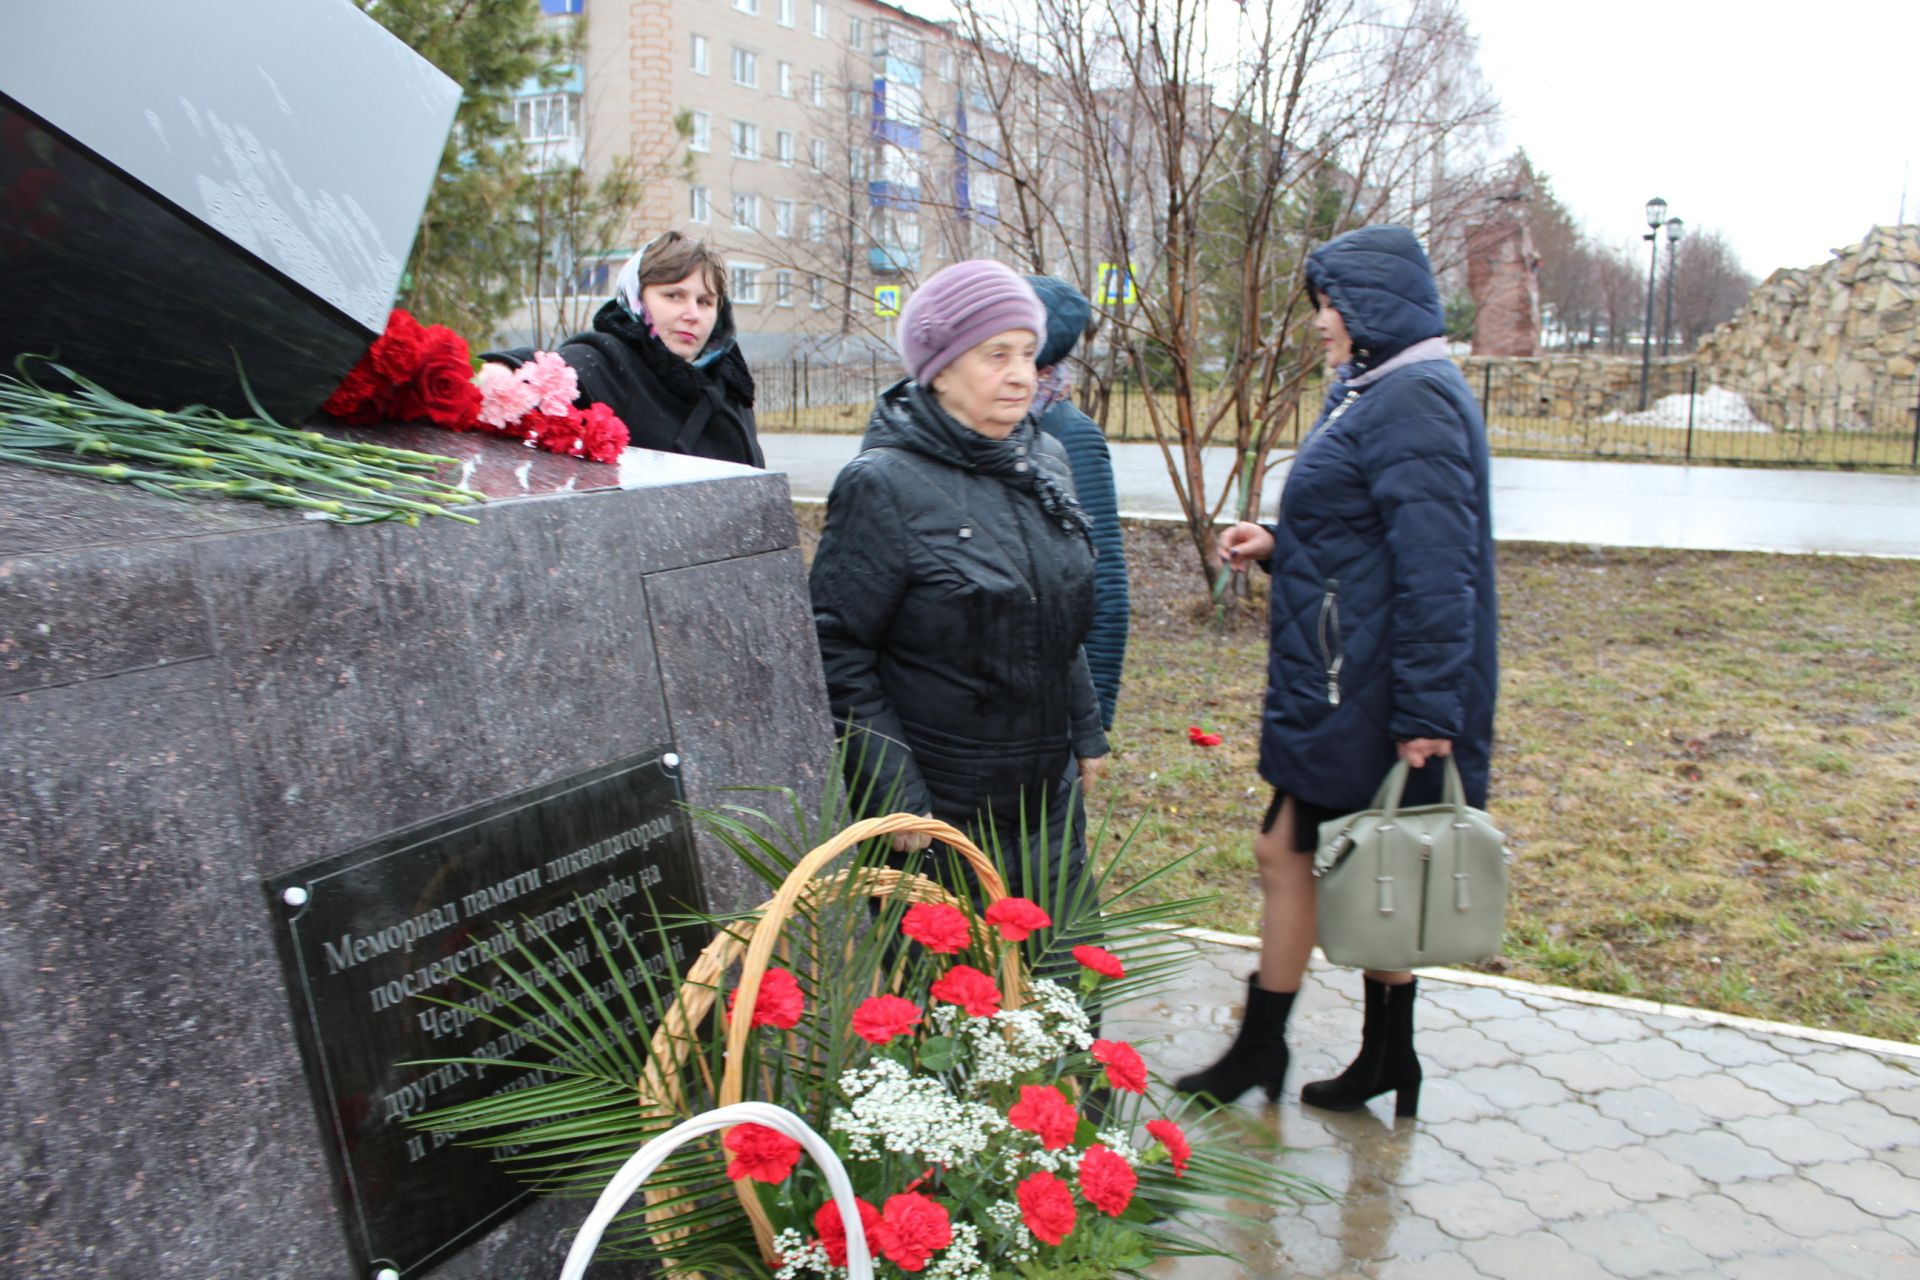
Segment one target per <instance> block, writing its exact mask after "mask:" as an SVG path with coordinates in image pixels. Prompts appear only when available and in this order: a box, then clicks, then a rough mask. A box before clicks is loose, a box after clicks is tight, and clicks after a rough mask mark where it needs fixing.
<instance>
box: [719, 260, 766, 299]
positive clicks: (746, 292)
mask: <svg viewBox="0 0 1920 1280" xmlns="http://www.w3.org/2000/svg"><path fill="white" fill-rule="evenodd" d="M727 274H728V275H730V276H732V277H733V300H734V301H735V302H738V303H740V304H742V305H743V306H749V307H751V306H756V305H758V304H759V302H760V268H759V267H748V266H742V265H741V264H740V263H737V262H729V263H728V264H727Z"/></svg>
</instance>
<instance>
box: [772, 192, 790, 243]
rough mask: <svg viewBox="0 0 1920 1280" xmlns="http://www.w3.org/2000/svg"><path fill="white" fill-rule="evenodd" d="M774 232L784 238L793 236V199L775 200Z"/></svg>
mask: <svg viewBox="0 0 1920 1280" xmlns="http://www.w3.org/2000/svg"><path fill="white" fill-rule="evenodd" d="M773 234H775V235H776V236H779V237H780V238H781V239H782V240H790V239H792V238H793V201H791V200H775V201H774V202H773Z"/></svg>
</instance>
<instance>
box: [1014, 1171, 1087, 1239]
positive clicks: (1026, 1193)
mask: <svg viewBox="0 0 1920 1280" xmlns="http://www.w3.org/2000/svg"><path fill="white" fill-rule="evenodd" d="M1017 1194H1018V1196H1019V1200H1020V1220H1021V1221H1022V1222H1024V1223H1026V1224H1027V1230H1029V1231H1031V1232H1033V1234H1034V1237H1035V1238H1036V1239H1039V1240H1044V1241H1045V1242H1046V1243H1048V1244H1059V1243H1060V1242H1061V1241H1062V1240H1065V1239H1066V1238H1067V1237H1068V1236H1069V1235H1071V1234H1073V1222H1074V1217H1075V1216H1076V1215H1075V1213H1074V1208H1073V1192H1072V1191H1071V1190H1069V1189H1068V1187H1067V1184H1066V1183H1064V1182H1062V1181H1060V1179H1058V1178H1056V1177H1054V1176H1053V1175H1052V1174H1050V1173H1047V1172H1045V1171H1044V1170H1043V1171H1041V1172H1039V1173H1036V1174H1033V1175H1032V1176H1030V1177H1028V1178H1027V1179H1025V1180H1024V1181H1023V1182H1021V1184H1020V1189H1019V1192H1018V1193H1017Z"/></svg>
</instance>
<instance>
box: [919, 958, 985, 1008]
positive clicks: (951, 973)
mask: <svg viewBox="0 0 1920 1280" xmlns="http://www.w3.org/2000/svg"><path fill="white" fill-rule="evenodd" d="M928 990H929V991H931V992H932V994H933V998H934V999H935V1000H941V1001H944V1002H946V1003H947V1004H957V1005H959V1006H960V1007H961V1008H962V1009H965V1010H966V1011H967V1014H968V1016H969V1017H974V1018H989V1017H992V1016H993V1015H994V1014H996V1013H998V1012H1000V988H999V986H998V985H996V984H995V983H994V980H993V979H992V978H990V977H988V976H987V975H986V974H984V973H982V972H980V971H979V970H978V969H976V968H974V967H973V966H972V965H970V964H957V965H955V966H953V968H951V969H949V970H947V976H946V977H944V978H942V979H940V981H938V982H936V983H934V984H933V986H932V987H930V988H928Z"/></svg>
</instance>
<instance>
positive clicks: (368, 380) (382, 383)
mask: <svg viewBox="0 0 1920 1280" xmlns="http://www.w3.org/2000/svg"><path fill="white" fill-rule="evenodd" d="M390 385H391V384H389V383H388V382H387V380H386V379H385V378H382V377H381V376H380V375H379V374H377V373H375V372H374V371H373V362H372V361H370V360H368V359H367V358H366V357H365V356H361V357H360V360H359V363H357V364H355V365H354V366H353V368H352V369H350V370H348V372H347V376H346V377H345V378H342V379H341V380H340V385H339V386H337V387H335V388H334V389H333V394H332V395H330V396H328V397H327V402H326V403H325V404H323V405H321V406H320V412H322V413H324V414H326V415H328V416H329V417H334V418H339V419H341V420H343V421H346V422H352V423H355V425H357V426H371V425H372V424H373V423H375V422H378V421H379V420H380V418H381V417H382V416H384V415H382V414H381V413H380V411H379V408H378V401H379V399H380V398H381V396H382V394H383V393H384V392H385V391H386V390H387V389H388V387H389V386H390ZM369 411H370V412H371V416H369V417H367V419H366V421H364V422H362V421H359V417H360V416H361V415H365V414H368V413H369Z"/></svg>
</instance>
